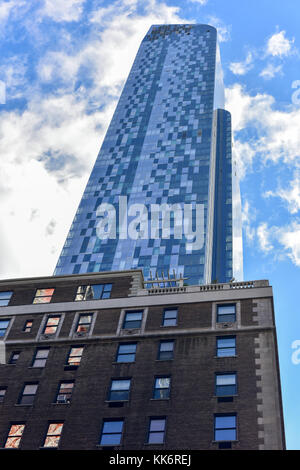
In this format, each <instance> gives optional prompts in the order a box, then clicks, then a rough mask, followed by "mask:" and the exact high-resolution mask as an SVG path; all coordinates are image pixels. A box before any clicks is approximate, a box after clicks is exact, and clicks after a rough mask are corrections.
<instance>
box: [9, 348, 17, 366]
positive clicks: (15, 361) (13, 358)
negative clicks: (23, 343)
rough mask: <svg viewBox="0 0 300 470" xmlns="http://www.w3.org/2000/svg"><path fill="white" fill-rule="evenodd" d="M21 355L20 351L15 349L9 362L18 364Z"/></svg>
mask: <svg viewBox="0 0 300 470" xmlns="http://www.w3.org/2000/svg"><path fill="white" fill-rule="evenodd" d="M19 357H20V351H14V352H13V353H12V355H11V356H10V360H9V364H16V363H17V362H18V359H19Z"/></svg>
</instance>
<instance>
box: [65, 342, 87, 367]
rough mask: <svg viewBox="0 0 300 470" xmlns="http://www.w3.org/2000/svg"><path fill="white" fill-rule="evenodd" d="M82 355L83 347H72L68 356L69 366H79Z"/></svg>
mask: <svg viewBox="0 0 300 470" xmlns="http://www.w3.org/2000/svg"><path fill="white" fill-rule="evenodd" d="M82 353H83V346H79V347H72V348H71V350H70V352H69V355H68V359H67V365H68V366H79V364H80V361H81V358H82Z"/></svg>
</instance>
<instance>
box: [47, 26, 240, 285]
mask: <svg viewBox="0 0 300 470" xmlns="http://www.w3.org/2000/svg"><path fill="white" fill-rule="evenodd" d="M223 108H224V86H223V74H222V68H221V62H220V53H219V49H218V44H217V31H216V29H215V28H213V27H212V26H209V25H154V26H151V28H150V30H149V31H148V33H147V34H146V36H145V38H144V39H143V41H142V43H141V45H140V48H139V50H138V53H137V55H136V58H135V61H134V63H133V66H132V69H131V71H130V74H129V76H128V79H127V81H126V84H125V86H124V89H123V91H122V94H121V97H120V100H119V103H118V105H117V108H116V110H115V113H114V116H113V118H112V121H111V123H110V126H109V128H108V130H107V133H106V136H105V138H104V141H103V144H102V147H101V149H100V152H99V155H98V157H97V160H96V162H95V165H94V168H93V170H92V173H91V176H90V178H89V181H88V183H87V186H86V189H85V191H84V194H83V197H82V199H81V202H80V204H79V207H78V210H77V213H76V215H75V218H74V221H73V223H72V225H71V228H70V231H69V234H68V236H67V239H66V242H65V245H64V247H63V250H62V252H61V255H60V257H59V260H58V263H57V266H56V270H55V275H61V274H77V273H87V272H99V271H114V270H117V271H119V270H127V269H135V268H141V269H143V272H144V276H145V278H146V279H147V278H149V276H150V275H151V274H152V275H153V274H155V272H156V271H158V272H159V275H161V273H163V274H164V275H165V276H166V275H168V271H171V272H173V269H174V270H175V271H176V273H177V275H179V274H182V275H183V276H184V277H186V278H187V283H188V284H191V285H196V284H207V283H210V282H212V281H216V280H217V281H218V282H228V281H230V280H231V279H232V277H233V276H234V277H235V278H236V279H238V280H242V278H243V273H242V249H241V243H242V241H241V240H242V238H241V227H240V223H239V222H240V220H241V212H240V200H239V185H238V181H237V175H236V170H235V168H234V166H235V162H234V160H233V158H232V136H231V116H230V113H228V112H227V111H225V110H224V109H223ZM120 198H123V199H122V202H120V201H121V200H120ZM124 201H125V202H124ZM125 203H126V204H127V208H128V211H127V210H123V209H124V206H125ZM103 204H106V205H110V207H112V208H113V209H112V210H115V211H116V219H117V221H118V225H117V227H116V228H115V231H116V233H115V236H112V235H111V236H110V237H109V238H108V239H105V238H104V237H103V236H102V235H101V236H99V230H98V229H99V223H100V222H101V221H102V220H103V217H105V215H104V213H103V212H102V210H100V209H99V208H100V207H103ZM136 204H143V205H145V207H146V209H145V210H146V211H147V213H146V220H147V222H146V224H148V233H147V234H145V231H144V227H143V229H142V227H140V228H139V229H137V230H136V231H137V232H139V237H138V238H134V237H132V236H130V235H129V227H128V228H127V227H126V226H125V215H124V212H126V216H127V215H128V214H129V217H128V218H129V220H128V224H130V222H133V221H134V220H135V215H136V214H138V212H136V211H135V210H133V211H132V213H130V208H133V207H134V205H136ZM154 205H156V206H158V207H159V208H156V213H157V214H158V215H157V216H158V217H159V216H160V221H159V222H157V225H154V226H153V227H154V228H153V230H152V232H151V228H152V226H151V227H150V224H151V215H150V212H151V210H152V215H153V212H154V210H153V206H154ZM163 205H168V207H169V208H170V211H171V208H173V209H174V207H177V209H178V206H179V207H180V208H181V209H182V210H183V208H184V205H188V206H190V207H191V208H192V210H193V213H192V215H190V216H189V217H185V216H184V220H185V219H186V220H189V221H190V224H191V228H192V224H193V230H194V231H196V229H195V227H197V228H198V229H199V233H198V235H195V238H194V240H196V239H197V240H198V242H197V243H196V244H194V246H193V249H190V248H189V247H188V246H187V237H186V235H187V233H186V231H184V224H183V221H181V220H180V216H177V217H176V216H174V221H172V222H171V232H170V236H164V235H163V232H162V227H163V226H164V219H163V217H164V216H165V217H166V216H167V212H168V211H167V210H164V211H163V210H162V209H161V210H160V208H161V207H162V206H163ZM196 206H198V207H200V206H201V207H202V209H201V210H203V213H202V212H201V214H200V213H199V214H198V216H197V212H196ZM122 208H123V209H122ZM97 210H98V212H97ZM120 214H121V215H120ZM110 217H112V216H111V215H110ZM178 217H179V219H178ZM200 218H201V220H202V219H203V227H202V226H201V224H200ZM119 221H120V223H119ZM176 224H177V228H178V227H181V234H182V237H180V234H178V232H176V229H175V226H176ZM156 230H157V232H156Z"/></svg>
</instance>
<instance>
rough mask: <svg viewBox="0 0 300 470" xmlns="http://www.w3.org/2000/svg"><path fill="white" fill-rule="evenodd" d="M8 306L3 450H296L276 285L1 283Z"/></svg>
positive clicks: (0, 371) (3, 322) (1, 400)
mask: <svg viewBox="0 0 300 470" xmlns="http://www.w3.org/2000/svg"><path fill="white" fill-rule="evenodd" d="M166 285H167V284H166ZM0 304H1V307H0V336H1V339H2V341H4V343H5V347H6V364H1V365H0V416H1V419H0V447H1V448H11V447H15V448H16V447H18V448H20V449H32V450H35V449H40V448H51V447H52V448H58V449H68V450H74V449H77V450H93V449H105V448H110V449H112V448H113V449H119V450H145V449H159V450H164V449H173V450H190V449H193V450H197V449H244V450H247V449H249V450H257V449H273V450H279V449H284V448H285V441H284V429H283V416H282V405H281V391H280V378H279V365H278V355H277V343H276V331H275V324H274V311H273V296H272V288H271V287H270V286H269V283H268V282H267V281H253V282H240V283H238V282H233V283H224V284H210V285H202V286H186V285H183V282H182V281H178V282H177V285H176V287H161V285H155V284H153V286H152V288H151V289H145V288H144V278H143V274H142V271H141V270H132V271H123V272H107V273H94V274H81V275H70V276H57V277H41V278H32V279H16V280H8V281H4V280H3V281H0ZM1 346H2V345H1ZM0 358H1V360H2V362H3V359H4V358H3V348H2V349H1V348H0Z"/></svg>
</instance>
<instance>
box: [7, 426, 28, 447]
mask: <svg viewBox="0 0 300 470" xmlns="http://www.w3.org/2000/svg"><path fill="white" fill-rule="evenodd" d="M24 429H25V424H24V423H16V424H12V425H11V427H10V430H9V433H8V436H7V439H6V442H5V446H4V447H5V449H17V448H18V447H19V445H20V442H21V438H22V435H23V432H24Z"/></svg>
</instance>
